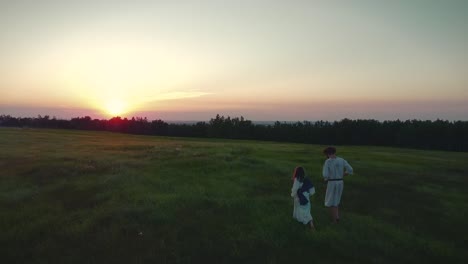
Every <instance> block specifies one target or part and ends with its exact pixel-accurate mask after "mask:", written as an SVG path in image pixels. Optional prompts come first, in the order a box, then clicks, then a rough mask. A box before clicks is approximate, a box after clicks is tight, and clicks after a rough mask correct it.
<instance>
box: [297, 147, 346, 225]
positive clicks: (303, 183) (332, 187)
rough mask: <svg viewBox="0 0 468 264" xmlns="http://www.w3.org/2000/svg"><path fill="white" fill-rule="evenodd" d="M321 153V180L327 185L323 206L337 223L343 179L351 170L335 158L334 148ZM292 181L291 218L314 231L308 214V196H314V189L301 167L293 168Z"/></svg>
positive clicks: (342, 160) (342, 161) (343, 162)
mask: <svg viewBox="0 0 468 264" xmlns="http://www.w3.org/2000/svg"><path fill="white" fill-rule="evenodd" d="M323 153H324V154H325V155H326V156H327V160H326V161H325V163H324V165H323V169H322V176H323V179H324V181H325V182H326V183H327V191H326V193H325V206H326V207H328V208H330V209H329V210H330V216H331V221H332V223H338V222H339V220H340V215H339V205H340V202H341V195H342V193H343V187H344V183H343V177H345V176H347V175H349V174H353V168H352V167H351V166H350V165H349V163H348V162H347V161H346V160H344V159H343V158H340V157H338V156H336V148H334V147H328V148H326V149H325V150H324V151H323ZM293 181H294V183H293V187H292V189H291V197H293V199H294V210H293V218H294V219H296V220H297V221H299V222H301V223H303V224H304V225H309V226H310V228H311V229H312V230H315V227H314V223H313V218H312V215H311V213H310V208H311V203H310V196H311V195H313V194H315V187H314V185H313V183H312V182H311V181H310V179H309V178H307V177H306V176H305V171H304V168H302V167H296V168H295V170H294V174H293Z"/></svg>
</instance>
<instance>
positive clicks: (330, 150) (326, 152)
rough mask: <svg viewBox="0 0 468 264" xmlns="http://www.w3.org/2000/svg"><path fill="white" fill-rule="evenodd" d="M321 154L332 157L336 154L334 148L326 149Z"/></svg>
mask: <svg viewBox="0 0 468 264" xmlns="http://www.w3.org/2000/svg"><path fill="white" fill-rule="evenodd" d="M323 154H325V155H333V154H336V148H334V147H327V148H325V149H324V150H323Z"/></svg>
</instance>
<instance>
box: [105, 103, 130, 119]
mask: <svg viewBox="0 0 468 264" xmlns="http://www.w3.org/2000/svg"><path fill="white" fill-rule="evenodd" d="M105 111H106V112H107V113H108V114H110V115H112V116H118V115H121V114H123V113H125V112H126V104H125V103H124V102H123V101H122V100H117V99H116V100H111V101H108V102H107V103H106V105H105Z"/></svg>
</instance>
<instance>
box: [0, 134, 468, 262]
mask: <svg viewBox="0 0 468 264" xmlns="http://www.w3.org/2000/svg"><path fill="white" fill-rule="evenodd" d="M322 148H323V146H315V145H303V144H284V143H271V142H255V141H234V140H210V139H188V138H164V137H149V136H134V135H124V134H114V133H104V132H85V131H70V130H39V129H16V128H15V129H11V128H0V209H1V210H0V248H1V249H0V250H1V256H0V262H1V263H5V264H9V263H202V262H203V263H298V261H301V263H313V262H315V263H325V262H328V263H397V262H400V263H425V262H426V263H428V262H430V263H442V262H446V263H457V262H463V261H464V260H466V259H468V254H467V251H466V246H467V245H468V232H467V230H468V227H467V226H465V225H464V224H465V216H468V210H467V204H468V194H467V191H466V188H467V186H468V167H467V161H468V153H450V152H440V151H420V150H409V149H397V148H382V147H359V146H342V147H340V146H338V155H339V156H342V157H344V158H345V159H347V160H348V161H349V162H350V164H351V165H352V166H353V168H354V170H355V174H354V175H352V176H349V177H348V178H347V179H346V181H345V189H344V194H343V204H342V221H341V223H340V224H339V225H331V224H329V219H328V214H327V213H328V211H327V210H326V208H324V206H323V199H324V194H325V187H326V186H325V185H324V184H323V183H322V182H321V166H322V164H323V161H324V157H323V156H322V155H321V150H322ZM297 165H302V166H304V167H305V169H306V173H307V175H308V176H310V177H311V178H312V180H313V182H314V183H315V185H316V189H317V193H316V195H315V196H313V197H312V215H313V217H314V219H315V222H316V226H317V229H318V230H317V232H316V233H313V234H312V233H311V232H310V231H309V230H308V229H307V228H306V227H304V226H303V225H302V224H300V223H297V222H295V221H294V220H293V219H292V201H291V198H290V197H289V195H290V189H291V185H292V182H291V174H292V171H293V169H294V167H295V166H297Z"/></svg>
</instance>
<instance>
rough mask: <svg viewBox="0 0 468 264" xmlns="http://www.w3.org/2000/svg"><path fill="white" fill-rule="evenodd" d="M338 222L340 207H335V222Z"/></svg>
mask: <svg viewBox="0 0 468 264" xmlns="http://www.w3.org/2000/svg"><path fill="white" fill-rule="evenodd" d="M339 221H340V207H339V206H337V207H336V222H337V223H338V222H339Z"/></svg>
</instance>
